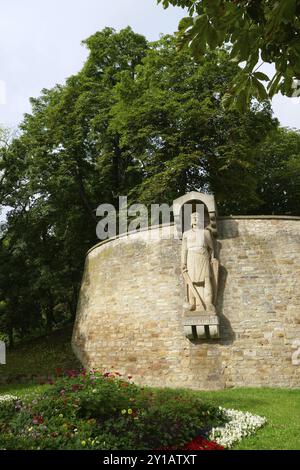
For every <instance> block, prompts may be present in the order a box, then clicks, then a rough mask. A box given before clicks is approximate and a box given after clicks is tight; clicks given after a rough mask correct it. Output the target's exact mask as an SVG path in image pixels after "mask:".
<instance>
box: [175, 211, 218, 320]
mask: <svg viewBox="0 0 300 470" xmlns="http://www.w3.org/2000/svg"><path fill="white" fill-rule="evenodd" d="M199 222H200V219H199V214H198V213H197V212H194V213H193V214H192V215H191V229H190V230H187V231H185V232H184V234H183V238H182V255H181V269H182V274H183V278H184V281H185V285H186V297H187V303H188V304H187V310H195V311H197V312H199V313H201V312H203V313H208V314H215V307H214V302H215V297H216V289H217V274H218V260H217V259H216V258H215V257H214V245H213V240H212V236H211V232H210V230H209V229H202V228H200V223H199Z"/></svg>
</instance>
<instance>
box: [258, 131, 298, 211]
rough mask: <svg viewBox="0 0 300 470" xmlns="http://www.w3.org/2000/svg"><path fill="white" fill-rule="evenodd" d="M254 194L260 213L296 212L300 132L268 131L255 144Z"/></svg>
mask: <svg viewBox="0 0 300 470" xmlns="http://www.w3.org/2000/svg"><path fill="white" fill-rule="evenodd" d="M255 172H256V174H257V177H258V186H257V194H258V196H259V197H260V198H261V199H262V200H263V204H262V205H261V206H260V208H259V212H260V213H261V214H285V215H298V216H299V215H300V204H299V201H300V133H299V131H298V132H295V131H292V130H289V129H280V130H278V131H276V132H271V133H270V134H269V135H268V136H267V138H266V140H265V141H264V142H262V143H261V144H260V145H259V146H258V148H257V155H256V165H255Z"/></svg>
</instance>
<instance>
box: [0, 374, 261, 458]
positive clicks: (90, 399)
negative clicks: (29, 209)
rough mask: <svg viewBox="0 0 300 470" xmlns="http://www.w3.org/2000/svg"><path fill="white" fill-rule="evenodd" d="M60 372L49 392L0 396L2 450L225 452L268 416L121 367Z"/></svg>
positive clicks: (0, 440) (256, 427)
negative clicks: (152, 383) (152, 382)
mask: <svg viewBox="0 0 300 470" xmlns="http://www.w3.org/2000/svg"><path fill="white" fill-rule="evenodd" d="M57 374H58V377H56V378H55V379H51V380H49V381H48V384H49V388H48V389H47V390H46V391H45V392H44V393H43V394H36V395H35V396H32V395H31V396H28V397H27V398H25V399H22V400H21V399H19V398H18V397H16V396H12V395H2V396H0V448H1V449H102V450H124V449H126V450H130V449H132V450H138V449H149V450H153V449H164V450H176V449H182V450H223V449H224V448H230V447H232V445H233V443H234V442H236V441H238V440H240V439H242V438H243V437H246V436H249V435H250V434H252V433H254V432H255V431H256V430H257V429H258V428H259V427H261V426H262V425H263V424H264V423H265V421H266V420H265V418H262V417H260V416H255V415H252V414H250V413H243V412H241V411H237V410H228V409H225V408H221V407H215V406H212V405H210V404H208V403H205V402H203V401H202V400H201V399H200V398H198V397H196V396H195V395H192V394H191V393H189V392H188V391H182V390H180V391H176V390H169V389H162V390H157V389H151V388H143V387H138V386H136V385H135V384H134V383H132V380H131V379H132V377H131V376H129V377H126V380H125V378H124V377H122V376H121V374H119V373H113V374H112V373H109V372H106V373H104V374H98V373H95V372H93V371H92V372H91V373H86V372H85V371H84V370H83V371H81V372H80V373H78V372H76V371H69V372H68V373H67V374H66V375H62V372H61V371H60V370H58V371H57ZM200 429H201V430H202V432H200V433H199V430H200ZM199 434H200V435H199ZM195 436H197V437H195Z"/></svg>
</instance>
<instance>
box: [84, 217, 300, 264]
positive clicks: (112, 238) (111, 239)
mask: <svg viewBox="0 0 300 470" xmlns="http://www.w3.org/2000/svg"><path fill="white" fill-rule="evenodd" d="M274 219H275V220H294V221H297V220H298V221H300V217H299V216H292V215H226V216H218V217H217V221H218V220H274ZM174 225H175V224H174V222H171V223H170V224H159V225H152V226H150V227H145V228H142V229H139V230H132V231H130V232H124V233H120V234H119V235H116V236H115V237H111V238H108V239H107V240H103V241H102V242H99V243H97V244H96V245H94V246H92V247H91V248H90V249H89V250H88V251H87V255H89V254H90V253H91V252H92V251H93V250H95V249H96V248H98V247H99V246H102V245H105V244H106V243H109V242H113V241H115V240H118V239H120V238H125V237H127V236H130V235H134V234H135V233H140V232H146V231H148V230H156V229H159V228H164V227H170V226H174Z"/></svg>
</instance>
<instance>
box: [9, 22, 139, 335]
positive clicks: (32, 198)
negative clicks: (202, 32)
mask: <svg viewBox="0 0 300 470" xmlns="http://www.w3.org/2000/svg"><path fill="white" fill-rule="evenodd" d="M84 44H85V45H86V46H87V47H88V48H89V51H90V55H89V58H88V60H87V62H86V64H85V65H84V67H83V69H82V70H81V71H80V72H79V73H78V74H77V75H75V76H73V77H70V78H69V79H68V80H67V83H66V85H65V86H60V85H58V86H56V87H54V88H53V89H52V90H43V92H42V95H41V96H40V97H39V98H36V99H32V100H31V104H32V113H31V114H27V115H26V116H25V119H24V121H23V122H22V124H21V135H20V136H18V137H17V138H15V139H14V140H13V142H11V144H10V145H9V146H6V147H3V148H2V149H1V160H0V171H1V178H2V179H1V186H0V204H1V205H4V206H9V207H10V208H11V210H10V212H9V214H8V216H7V221H6V224H5V228H4V232H3V234H2V239H3V240H5V243H7V244H8V249H9V253H10V255H9V259H10V263H9V264H8V265H7V266H8V270H9V271H8V272H10V276H15V277H14V278H13V279H12V278H11V279H10V281H11V283H10V285H11V286H13V285H15V286H20V288H15V289H13V288H10V287H9V285H8V284H7V283H6V281H5V279H7V277H5V276H3V277H2V280H0V291H1V286H2V287H3V288H2V298H5V299H7V302H8V304H9V305H11V306H12V308H11V310H13V311H14V316H12V315H10V318H13V324H14V330H15V333H16V332H18V331H20V329H22V328H23V331H25V330H26V328H25V326H26V325H25V323H24V321H23V320H24V319H26V318H27V319H28V321H30V318H31V316H30V313H29V312H28V313H27V316H26V317H25V316H24V309H23V305H24V308H25V302H23V300H24V295H23V292H27V293H28V296H27V299H28V302H29V299H33V300H35V304H34V303H33V304H32V305H31V307H30V306H29V305H28V302H27V303H26V307H27V309H28V311H31V312H34V315H35V319H36V326H37V327H38V325H44V326H45V327H46V329H47V330H51V328H52V327H53V326H55V325H57V324H59V323H60V322H61V321H63V319H64V318H62V317H61V315H58V314H57V312H58V309H57V307H58V306H59V305H64V306H65V311H67V312H68V313H69V318H71V319H73V318H74V316H75V311H76V304H77V297H78V290H79V286H80V281H81V275H82V269H83V263H84V258H85V253H86V251H87V249H88V248H89V247H90V246H91V245H93V244H95V243H96V242H97V239H96V230H95V229H96V222H97V218H96V208H97V206H98V205H99V204H100V203H101V202H111V203H116V200H117V198H118V196H119V195H121V194H123V191H125V190H126V187H127V186H128V185H130V184H132V183H130V181H128V183H127V182H126V172H125V169H126V166H127V165H129V164H130V162H131V157H130V156H128V155H127V156H126V158H125V156H124V155H123V154H122V152H121V151H120V147H119V139H120V136H119V135H118V134H117V133H113V132H112V131H111V130H110V129H109V121H110V114H109V113H110V109H111V106H112V104H113V102H114V94H113V89H114V87H115V85H116V83H117V82H118V80H119V76H120V75H121V74H122V72H124V71H125V70H126V71H128V72H129V73H130V74H134V73H135V72H134V71H135V68H136V67H137V65H138V64H139V63H140V62H141V60H142V58H143V57H144V55H145V54H146V51H147V47H148V44H147V41H146V39H145V38H144V37H143V36H141V35H138V34H135V33H133V32H132V31H131V29H130V28H126V29H125V30H122V31H121V32H120V33H116V32H115V31H114V30H113V29H110V28H105V29H104V30H103V31H101V32H98V33H96V34H95V35H93V36H91V37H90V38H88V39H87V40H86V41H84ZM129 179H130V180H133V175H132V174H131V175H130V177H129ZM124 188H125V189H124ZM14 262H15V263H16V264H18V265H19V267H20V271H18V270H17V269H15V267H14V265H13V263H14ZM28 270H29V273H30V275H28ZM21 288H22V289H21ZM0 300H1V297H0ZM36 302H38V304H37V305H36ZM36 307H37V309H36ZM36 310H37V311H36ZM22 318H23V319H22ZM31 324H32V326H33V327H34V325H35V322H34V321H32V322H31ZM22 325H23V326H22ZM19 327H20V328H19Z"/></svg>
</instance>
